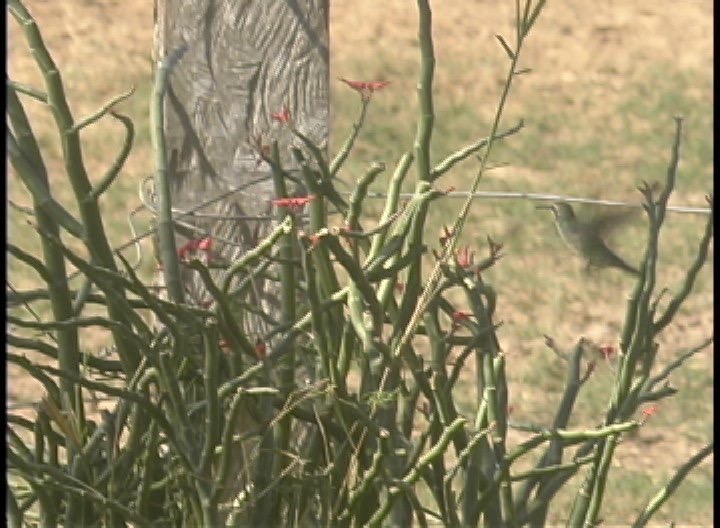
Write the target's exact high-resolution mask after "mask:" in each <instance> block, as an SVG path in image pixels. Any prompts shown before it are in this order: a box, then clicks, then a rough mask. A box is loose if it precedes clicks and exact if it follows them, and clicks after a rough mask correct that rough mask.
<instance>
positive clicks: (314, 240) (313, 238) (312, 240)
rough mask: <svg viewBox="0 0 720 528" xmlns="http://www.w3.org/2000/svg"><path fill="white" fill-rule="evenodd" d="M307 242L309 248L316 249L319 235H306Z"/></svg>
mask: <svg viewBox="0 0 720 528" xmlns="http://www.w3.org/2000/svg"><path fill="white" fill-rule="evenodd" d="M308 240H309V241H310V246H311V247H316V246H317V245H318V244H319V243H320V235H319V234H317V233H313V234H312V235H308Z"/></svg>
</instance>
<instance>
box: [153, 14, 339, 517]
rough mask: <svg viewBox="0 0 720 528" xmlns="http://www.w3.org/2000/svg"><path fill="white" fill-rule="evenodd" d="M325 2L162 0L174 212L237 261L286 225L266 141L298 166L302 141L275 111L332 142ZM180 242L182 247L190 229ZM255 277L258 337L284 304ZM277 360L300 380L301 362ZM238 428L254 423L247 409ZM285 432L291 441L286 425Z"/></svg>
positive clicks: (231, 486)
mask: <svg viewBox="0 0 720 528" xmlns="http://www.w3.org/2000/svg"><path fill="white" fill-rule="evenodd" d="M328 12H329V2H328V0H156V4H155V18H156V20H155V22H156V23H155V58H156V59H161V58H163V57H166V56H167V55H168V54H169V53H172V52H173V51H175V50H177V49H179V48H181V47H187V51H186V52H185V53H184V55H183V56H182V58H181V59H180V61H179V63H178V64H177V66H176V67H175V68H174V70H173V71H172V74H171V78H170V82H169V86H168V91H167V95H166V98H165V105H164V107H165V123H164V132H165V140H166V149H167V153H166V154H167V159H168V160H169V167H168V169H169V177H170V185H171V196H172V203H173V209H174V211H173V218H175V219H181V220H183V221H184V222H185V223H188V224H191V225H193V226H195V227H197V228H199V231H198V235H200V234H202V233H203V232H204V233H208V234H210V235H212V237H213V240H214V247H215V248H217V249H218V250H220V253H221V255H222V256H223V257H224V259H226V260H228V261H230V262H232V261H234V260H236V259H237V258H238V257H240V256H241V255H243V254H244V253H245V252H247V251H248V250H250V249H252V248H254V247H255V246H256V245H257V243H258V241H259V240H261V239H262V238H264V237H265V236H266V235H267V234H269V232H270V231H271V230H272V229H273V227H274V226H275V225H277V220H276V216H277V215H274V214H273V211H272V204H271V203H270V200H272V199H273V198H274V197H275V196H274V194H275V193H274V185H273V178H272V172H271V169H270V167H269V166H268V165H267V164H266V163H265V162H263V161H261V158H260V156H259V155H258V152H257V146H258V145H259V144H260V145H271V144H272V142H273V141H277V142H278V146H279V150H280V157H281V160H282V165H283V167H284V168H285V169H286V170H288V169H289V172H293V171H294V170H296V168H297V167H296V164H295V163H294V160H293V159H292V157H291V155H290V151H289V147H290V146H291V145H293V144H294V145H295V146H298V147H299V146H301V144H300V142H299V141H298V140H297V139H296V138H295V137H294V136H293V135H292V133H291V132H290V129H289V127H288V126H287V124H283V123H280V122H278V120H277V119H274V118H273V115H274V114H275V115H278V114H283V113H284V112H285V109H287V112H289V114H290V116H291V119H292V124H293V126H294V127H295V128H296V129H297V130H298V131H299V132H301V133H302V134H303V135H304V136H305V137H307V138H309V139H310V140H311V141H312V142H313V143H314V144H315V145H316V146H318V147H319V148H320V149H321V150H325V149H326V148H327V138H328V114H329V112H328V105H329V90H328V84H329V79H328V75H329V47H328V46H329V43H328ZM289 187H290V189H289V190H290V191H292V186H291V185H289ZM189 212H192V214H185V215H183V213H189ZM198 235H196V236H198ZM176 242H177V247H182V245H183V244H184V243H186V242H187V238H183V237H180V238H178V239H177V241H176ZM182 273H183V275H182V277H181V280H182V285H183V287H184V288H185V290H186V292H188V295H187V296H186V301H187V302H193V301H195V302H200V301H207V300H209V298H208V296H207V294H206V292H205V291H204V288H203V287H202V283H201V281H200V279H199V277H198V276H196V274H195V273H194V272H191V271H188V270H184V271H183V272H182ZM217 278H219V277H217ZM217 278H216V279H217ZM254 281H255V282H254V284H253V287H252V288H250V292H249V295H248V297H246V298H244V299H242V301H243V302H246V303H248V304H249V305H252V306H254V307H256V308H259V310H258V313H253V312H250V311H246V312H245V313H243V314H242V316H241V317H239V319H240V320H239V321H238V322H239V323H240V324H241V325H242V328H243V329H244V330H245V332H246V335H247V337H248V339H249V340H250V341H251V342H254V341H255V340H256V339H262V338H263V336H267V335H268V333H269V332H271V331H272V330H273V327H274V324H273V321H279V320H280V317H279V314H280V312H281V308H280V303H279V295H278V293H279V290H280V286H279V285H278V284H277V283H275V282H270V281H265V280H263V279H262V278H260V277H257V278H255V279H254ZM287 359H288V360H290V359H291V358H287ZM233 361H240V360H239V358H235V359H234V360H233ZM287 363H291V361H287ZM235 364H236V365H238V366H241V365H240V364H239V363H235ZM278 367H282V368H283V371H287V372H286V376H285V379H287V375H289V376H290V378H289V379H290V381H291V382H292V379H293V378H292V376H293V372H292V365H291V364H288V365H284V364H283V365H278ZM280 426H283V424H280ZM237 427H238V428H239V429H245V430H246V429H248V428H249V427H251V425H250V424H248V423H247V421H244V420H243V419H239V420H238V425H237ZM276 429H277V427H276ZM280 431H284V433H282V432H281V433H280V435H279V438H283V439H284V442H287V439H288V431H289V429H288V428H287V424H285V427H284V429H282V427H281V429H280ZM275 433H276V435H275V436H276V437H278V431H275ZM266 440H267V437H264V440H263V442H265V441H266ZM276 440H277V438H276ZM280 443H283V441H282V440H281V441H280ZM244 447H247V445H245V446H239V449H237V451H235V452H234V453H233V454H232V455H231V457H232V459H233V462H232V465H231V467H232V469H231V470H230V472H229V477H230V479H232V480H229V481H227V482H226V488H225V490H226V493H225V494H224V495H223V498H222V499H221V501H223V502H224V501H226V500H229V499H231V498H232V496H233V495H235V494H237V493H238V492H239V491H240V490H241V489H242V488H243V487H245V485H246V484H247V481H244V478H243V477H244V476H245V475H246V474H248V471H249V470H250V468H249V467H248V462H249V461H248V462H246V460H247V459H246V458H245V456H244V454H245V450H244ZM264 451H265V452H271V450H269V449H265V450H264ZM261 465H262V463H261ZM272 466H273V467H272V469H271V468H267V469H266V470H265V472H266V473H267V470H269V469H271V471H272V473H273V474H276V473H278V467H277V461H276V463H275V464H272ZM239 476H241V477H239ZM268 477H269V473H268ZM268 499H270V496H269V495H268V496H267V498H266V499H264V500H265V501H267V500H268ZM265 506H267V507H265ZM256 509H257V510H259V513H260V515H256V516H255V517H253V519H252V520H253V522H255V521H258V520H259V519H265V521H268V520H272V519H278V517H277V512H272V511H271V510H274V508H273V507H272V505H270V504H269V503H268V504H267V505H265V504H258V505H257V508H256ZM257 513H258V512H256V514H257ZM265 521H264V522H265ZM248 522H249V521H248Z"/></svg>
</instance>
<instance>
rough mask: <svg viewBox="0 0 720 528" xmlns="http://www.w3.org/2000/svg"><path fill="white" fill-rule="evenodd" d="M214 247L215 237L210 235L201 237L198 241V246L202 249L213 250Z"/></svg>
mask: <svg viewBox="0 0 720 528" xmlns="http://www.w3.org/2000/svg"><path fill="white" fill-rule="evenodd" d="M212 247H213V239H212V238H211V237H209V236H206V237H204V238H201V239H200V240H199V241H198V245H197V248H198V249H199V250H200V251H212Z"/></svg>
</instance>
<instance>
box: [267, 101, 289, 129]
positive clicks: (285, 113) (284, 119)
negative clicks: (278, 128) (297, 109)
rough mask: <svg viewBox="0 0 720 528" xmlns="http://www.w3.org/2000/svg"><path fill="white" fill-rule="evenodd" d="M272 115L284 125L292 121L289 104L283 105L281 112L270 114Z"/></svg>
mask: <svg viewBox="0 0 720 528" xmlns="http://www.w3.org/2000/svg"><path fill="white" fill-rule="evenodd" d="M270 117H271V118H272V119H274V120H275V121H277V122H278V123H282V124H283V125H287V124H288V123H289V122H290V119H291V116H290V109H289V108H288V106H287V105H283V107H282V110H280V111H279V112H275V113H274V114H270Z"/></svg>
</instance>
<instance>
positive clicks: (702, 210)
mask: <svg viewBox="0 0 720 528" xmlns="http://www.w3.org/2000/svg"><path fill="white" fill-rule="evenodd" d="M469 194H470V193H467V192H462V191H451V192H449V193H447V195H446V196H447V197H448V198H467V197H468V195H469ZM413 196H414V195H413V193H400V197H401V198H412V197H413ZM367 197H368V198H386V197H387V195H386V194H384V193H380V192H368V193H367ZM473 198H494V199H498V198H499V199H503V200H512V199H524V200H536V201H543V202H547V201H550V202H572V203H583V204H594V205H607V206H611V207H630V208H637V209H641V208H642V204H640V203H628V202H620V201H615V200H595V199H592V198H575V197H572V196H564V195H560V194H542V193H523V192H504V191H479V192H475V193H473ZM667 210H668V211H673V212H676V213H688V214H704V215H709V214H710V208H708V207H690V206H679V205H668V206H667Z"/></svg>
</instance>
